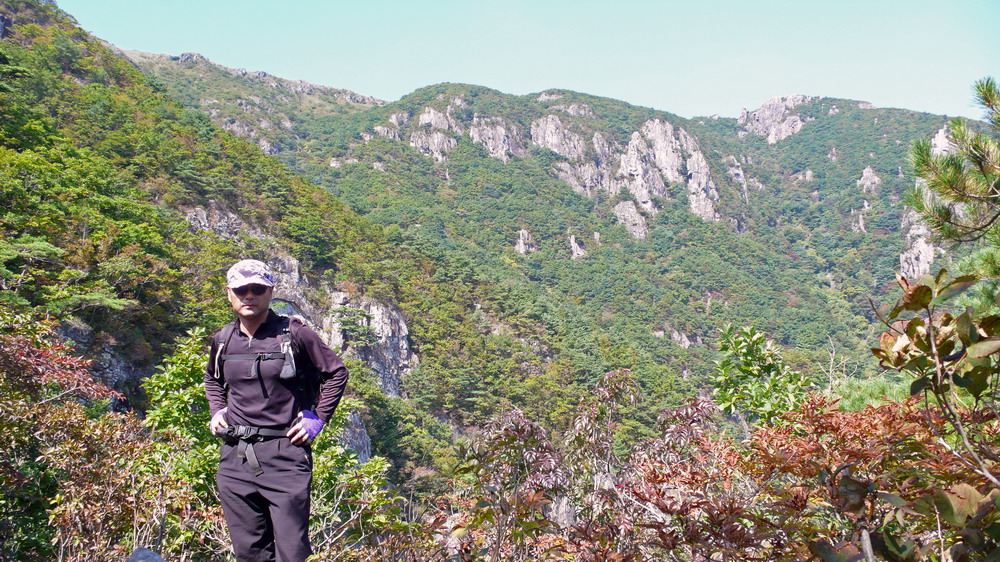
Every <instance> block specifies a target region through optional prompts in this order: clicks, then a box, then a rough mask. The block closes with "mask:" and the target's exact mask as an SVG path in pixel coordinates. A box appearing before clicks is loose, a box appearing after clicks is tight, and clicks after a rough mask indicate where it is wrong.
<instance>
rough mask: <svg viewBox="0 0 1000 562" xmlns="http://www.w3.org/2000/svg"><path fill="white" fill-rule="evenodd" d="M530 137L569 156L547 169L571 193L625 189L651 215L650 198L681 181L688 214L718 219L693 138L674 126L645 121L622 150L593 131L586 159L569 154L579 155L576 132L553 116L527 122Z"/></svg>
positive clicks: (665, 194)
mask: <svg viewBox="0 0 1000 562" xmlns="http://www.w3.org/2000/svg"><path fill="white" fill-rule="evenodd" d="M536 132H537V133H538V134H537V140H536ZM532 137H533V140H535V142H536V143H538V144H540V145H542V146H547V147H548V148H550V149H551V150H553V151H555V152H559V153H560V154H563V155H564V156H567V157H568V158H571V161H570V162H557V163H556V164H555V165H554V167H553V168H554V172H555V174H556V176H558V177H559V178H560V179H562V180H563V181H565V182H566V183H567V184H569V185H570V186H571V187H572V188H573V189H574V190H575V191H576V192H577V193H581V194H583V195H586V196H587V197H595V196H596V195H597V193H598V192H601V191H603V192H606V193H608V194H610V195H617V194H618V193H620V192H621V191H622V190H627V191H628V192H629V193H631V194H632V196H633V197H634V198H635V200H636V201H637V202H638V205H639V207H640V208H642V209H643V210H644V211H645V212H647V213H649V214H652V215H655V214H656V213H657V212H658V211H659V209H658V208H657V206H656V204H655V203H654V202H653V198H654V197H668V196H669V193H668V191H667V182H672V183H686V184H687V188H688V207H689V209H690V210H691V212H692V213H694V214H696V215H697V216H699V217H701V218H702V219H704V220H709V221H718V220H719V214H718V213H717V212H716V211H715V208H714V203H715V202H716V201H718V200H719V194H718V192H717V191H716V189H715V184H714V182H713V180H712V174H711V171H710V169H709V167H708V161H707V160H706V159H705V156H704V154H702V152H701V149H700V147H699V145H698V141H697V140H696V139H695V138H694V137H693V136H691V135H690V134H688V132H687V131H685V130H684V129H682V128H680V127H674V126H673V125H671V124H670V123H668V122H666V121H663V120H661V119H651V120H649V121H647V122H646V123H644V124H643V125H642V127H640V129H639V130H638V131H636V132H634V133H632V135H631V137H630V138H629V143H628V145H627V146H626V147H625V148H624V149H623V148H622V147H621V146H620V145H618V144H612V143H611V142H608V141H607V140H606V139H605V138H604V136H603V135H601V134H600V133H595V134H594V136H593V140H592V145H593V152H594V154H595V155H596V159H592V160H591V159H588V160H583V158H582V157H581V156H570V155H582V154H583V153H584V152H585V150H584V147H583V146H580V144H579V136H576V135H574V134H573V133H571V132H568V131H566V129H565V128H564V127H563V125H562V123H561V122H560V121H559V120H558V118H557V117H555V116H551V115H550V116H548V117H546V118H544V119H539V120H538V121H536V122H535V123H534V124H532ZM539 141H542V142H539ZM560 150H561V151H562V152H560ZM685 168H686V172H687V173H686V174H685V173H683V171H684V170H685Z"/></svg>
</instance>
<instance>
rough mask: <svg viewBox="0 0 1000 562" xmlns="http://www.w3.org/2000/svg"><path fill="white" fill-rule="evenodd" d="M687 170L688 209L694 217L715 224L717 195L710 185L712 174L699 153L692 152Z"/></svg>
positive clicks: (713, 185)
mask: <svg viewBox="0 0 1000 562" xmlns="http://www.w3.org/2000/svg"><path fill="white" fill-rule="evenodd" d="M687 169H688V184H687V187H688V208H689V209H691V212H692V213H694V214H695V215H696V216H698V217H701V218H702V219H703V220H706V221H713V222H717V221H718V220H719V219H720V217H719V213H717V212H716V211H715V206H714V205H713V202H714V201H718V200H719V193H718V192H717V191H716V190H715V184H713V183H712V172H711V171H710V170H709V168H708V161H707V160H705V156H704V155H703V154H702V153H701V151H692V152H691V155H690V157H689V158H688V161H687Z"/></svg>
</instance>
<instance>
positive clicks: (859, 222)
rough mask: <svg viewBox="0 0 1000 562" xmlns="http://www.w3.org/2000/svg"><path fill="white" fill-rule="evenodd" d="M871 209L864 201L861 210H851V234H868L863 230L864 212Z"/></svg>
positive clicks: (866, 201)
mask: <svg viewBox="0 0 1000 562" xmlns="http://www.w3.org/2000/svg"><path fill="white" fill-rule="evenodd" d="M871 208H872V207H871V205H870V204H869V203H868V200H867V199H866V200H865V202H864V206H863V207H862V208H860V209H851V232H868V230H866V229H865V212H866V211H868V210H869V209H871Z"/></svg>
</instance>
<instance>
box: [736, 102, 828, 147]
mask: <svg viewBox="0 0 1000 562" xmlns="http://www.w3.org/2000/svg"><path fill="white" fill-rule="evenodd" d="M814 99H816V98H811V97H809V96H802V95H794V96H788V97H777V98H772V99H769V100H767V101H766V102H764V105H762V106H760V108H759V109H757V110H755V111H752V112H751V111H747V110H746V108H744V109H743V113H742V114H741V115H740V118H739V119H738V120H737V123H739V124H741V125H744V126H745V128H746V132H748V133H753V134H755V135H760V136H762V137H767V142H768V144H774V143H776V142H778V141H779V140H782V139H785V138H788V137H790V136H792V135H794V134H795V133H797V132H799V130H800V129H802V125H803V124H804V121H803V120H802V118H800V117H799V116H798V115H790V112H791V110H792V109H793V108H794V107H795V106H797V105H802V104H804V103H807V102H810V101H812V100H814Z"/></svg>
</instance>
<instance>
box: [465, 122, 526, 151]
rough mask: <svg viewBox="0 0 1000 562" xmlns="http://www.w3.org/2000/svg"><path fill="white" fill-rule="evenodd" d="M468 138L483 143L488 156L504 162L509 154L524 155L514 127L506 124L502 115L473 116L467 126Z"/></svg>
mask: <svg viewBox="0 0 1000 562" xmlns="http://www.w3.org/2000/svg"><path fill="white" fill-rule="evenodd" d="M469 138H471V139H472V142H474V143H476V144H481V145H483V147H484V148H486V151H487V152H488V153H489V154H490V156H492V157H494V158H499V159H501V160H503V161H504V162H507V161H508V160H510V157H511V156H524V146H523V145H522V144H521V139H520V134H519V133H518V130H517V128H516V127H513V126H508V125H507V124H506V123H505V122H504V119H503V118H502V117H479V116H478V115H477V116H476V117H475V118H473V120H472V125H471V126H470V127H469Z"/></svg>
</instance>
